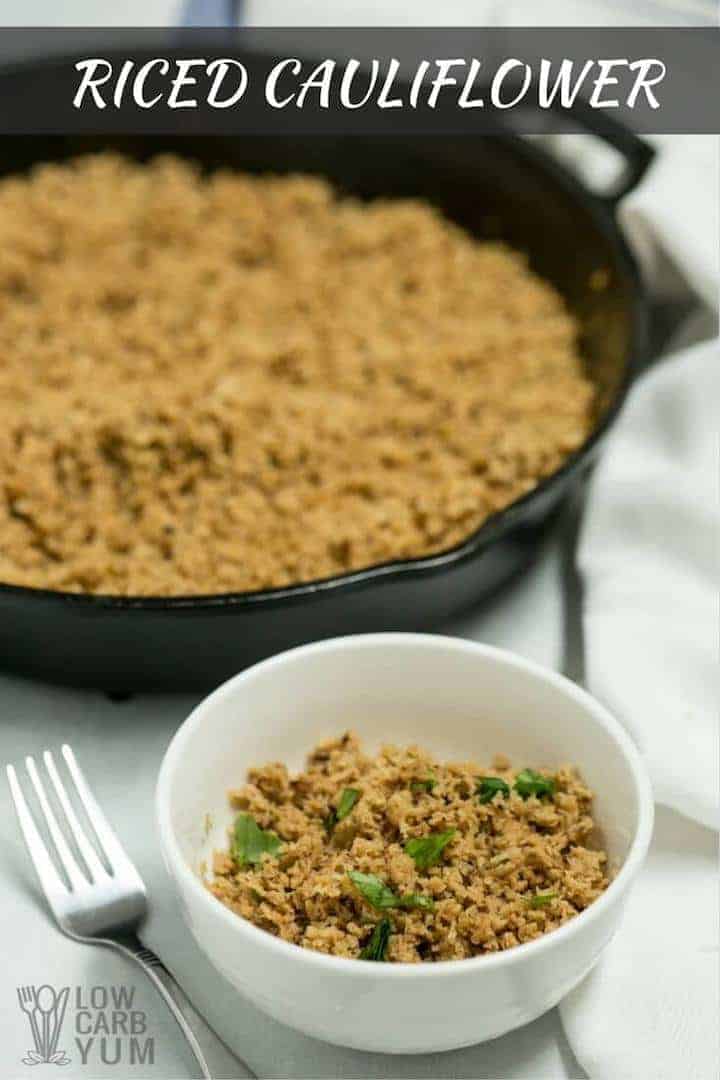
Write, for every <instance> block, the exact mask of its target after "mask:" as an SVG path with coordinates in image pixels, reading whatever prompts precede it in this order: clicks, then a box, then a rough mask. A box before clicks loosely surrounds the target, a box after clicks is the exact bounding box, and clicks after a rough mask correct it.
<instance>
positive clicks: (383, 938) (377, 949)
mask: <svg viewBox="0 0 720 1080" xmlns="http://www.w3.org/2000/svg"><path fill="white" fill-rule="evenodd" d="M392 932H393V924H392V923H391V922H390V920H389V919H381V920H380V922H379V923H378V924H377V926H376V927H375V929H374V930H373V932H372V935H371V937H370V940H369V941H368V943H367V945H366V946H365V948H364V949H363V950H362V952H361V953H360V959H361V960H376V961H378V962H382V961H384V960H387V948H388V943H389V941H390V935H391V933H392Z"/></svg>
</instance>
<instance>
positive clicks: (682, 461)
mask: <svg viewBox="0 0 720 1080" xmlns="http://www.w3.org/2000/svg"><path fill="white" fill-rule="evenodd" d="M719 364H720V344H719V343H718V342H717V341H714V342H711V343H708V344H704V345H702V346H699V347H696V348H694V349H691V350H688V351H686V352H684V353H681V354H679V355H678V356H676V357H674V358H672V359H670V360H667V361H665V362H664V363H662V364H661V365H660V366H659V367H658V368H656V369H655V370H654V371H652V372H651V373H650V374H648V375H646V376H645V377H644V378H642V379H641V380H640V382H639V383H638V384H637V386H636V388H635V390H634V392H633V393H632V395H631V398H630V401H629V403H628V407H627V409H626V411H625V413H624V415H623V416H622V418H621V420H620V423H619V424H618V426H617V428H616V430H615V432H614V434H613V436H612V439H611V441H610V445H609V446H608V447H607V449H606V453H605V455H604V457H603V459H602V461H601V464H600V465H599V467H598V470H597V472H596V474H595V477H594V479H593V482H592V484H591V486H590V491H589V497H588V505H587V509H586V513H585V518H584V523H583V528H582V533H581V538H580V546H579V552H578V565H579V569H580V572H581V575H582V579H583V584H584V591H585V600H584V619H583V626H584V634H585V655H586V679H587V683H588V686H589V689H590V690H591V691H592V692H593V693H594V694H595V695H596V696H597V697H598V698H600V699H601V700H603V701H604V702H605V703H606V704H607V705H608V706H609V707H610V708H611V709H612V711H613V712H614V713H615V714H616V715H617V716H618V717H619V718H620V719H621V720H622V721H623V722H624V723H625V724H626V725H627V727H628V729H629V730H630V732H631V733H632V735H633V736H634V738H635V740H636V742H637V743H638V745H639V747H640V749H641V751H642V753H643V755H644V757H645V760H646V762H647V765H648V768H649V770H650V774H651V777H652V781H653V786H654V791H655V796H656V800H657V802H658V803H659V804H662V805H663V806H664V807H667V808H672V809H667V810H662V812H661V813H659V815H658V821H657V826H656V832H655V837H654V840H653V845H652V849H651V854H650V858H649V860H648V866H647V868H646V869H645V870H644V871H643V873H642V875H641V877H640V881H639V883H638V885H637V886H636V888H635V891H634V893H633V895H632V898H631V900H630V904H629V909H628V912H627V914H626V917H625V920H624V923H623V925H622V927H621V929H620V931H619V932H618V934H617V937H616V939H615V941H614V942H613V944H612V945H611V947H610V948H609V949H608V951H607V954H606V956H605V957H604V958H603V960H602V961H601V963H600V965H599V966H598V968H597V969H596V970H595V971H594V972H593V973H592V975H591V976H590V977H589V978H588V979H587V980H586V981H585V982H584V983H583V984H582V985H581V986H580V987H579V988H578V989H577V990H575V991H574V992H573V993H572V994H570V996H569V997H568V998H567V999H566V1000H565V1001H564V1002H563V1003H562V1005H561V1007H560V1011H561V1016H562V1020H563V1024H564V1026H565V1031H566V1034H567V1036H568V1040H569V1042H570V1044H571V1046H572V1047H573V1050H574V1052H575V1054H576V1056H577V1058H578V1060H579V1061H580V1063H581V1064H582V1065H583V1067H584V1068H585V1069H586V1071H587V1072H588V1074H589V1076H590V1077H592V1078H593V1080H604V1078H605V1077H607V1078H611V1077H612V1078H613V1080H618V1078H623V1077H632V1078H633V1080H640V1078H645V1077H651V1076H652V1077H653V1080H664V1078H667V1080H671V1078H673V1080H674V1078H676V1077H680V1076H682V1077H684V1078H685V1080H709V1078H710V1077H713V1076H716V1075H717V1073H718V1062H719V1055H718V1039H717V1035H718V1024H717V1017H718V1000H719V994H718V947H717V859H716V855H717V838H716V835H715V833H714V832H713V831H712V830H713V829H717V828H718V824H719V822H718V807H717V799H718V725H717V686H716V671H717V666H716V640H717V584H716V581H717V563H716V552H717V541H718V532H719V530H718V524H719V520H720V514H719V513H718V502H717V494H716V485H715V476H716V469H717V436H716V431H717V427H716V416H717V406H718V402H719V401H720V366H719ZM680 815H682V816H680Z"/></svg>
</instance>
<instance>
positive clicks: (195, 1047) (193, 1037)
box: [106, 937, 255, 1080]
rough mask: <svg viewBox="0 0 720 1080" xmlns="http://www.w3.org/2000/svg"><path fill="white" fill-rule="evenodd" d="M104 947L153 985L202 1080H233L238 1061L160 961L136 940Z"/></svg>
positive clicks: (108, 941)
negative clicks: (127, 960) (114, 951)
mask: <svg viewBox="0 0 720 1080" xmlns="http://www.w3.org/2000/svg"><path fill="white" fill-rule="evenodd" d="M106 940H107V939H106ZM107 944H108V945H112V946H114V947H115V948H116V949H117V950H118V951H119V952H121V953H123V955H124V956H127V957H129V958H130V959H131V960H134V961H135V963H136V964H137V965H138V966H139V967H141V968H142V970H143V971H144V972H145V974H146V975H147V977H148V979H150V981H151V982H152V983H153V984H154V985H155V989H156V990H157V991H158V993H159V994H160V996H161V997H162V998H163V1000H164V1002H165V1004H166V1005H167V1007H168V1008H169V1010H170V1012H171V1013H172V1014H173V1016H174V1018H175V1020H176V1022H177V1025H178V1027H179V1028H180V1030H181V1031H182V1033H183V1035H184V1036H185V1039H186V1040H187V1043H188V1046H189V1047H190V1049H191V1050H192V1052H193V1055H194V1057H195V1060H196V1061H197V1063H198V1066H199V1068H200V1075H201V1076H202V1077H203V1080H212V1078H213V1077H215V1078H216V1080H221V1078H229V1077H235V1076H236V1075H237V1067H238V1059H237V1058H236V1057H234V1055H232V1054H231V1053H230V1051H229V1050H228V1049H227V1048H226V1047H225V1045H224V1043H222V1042H221V1041H220V1039H219V1038H218V1036H217V1035H216V1034H215V1032H214V1031H213V1030H212V1028H211V1027H210V1026H209V1024H208V1023H207V1022H206V1021H205V1020H204V1019H203V1017H202V1016H201V1015H200V1013H199V1012H198V1011H197V1010H196V1009H195V1007H194V1006H193V1005H192V1003H191V1002H190V999H189V998H188V997H187V995H186V994H185V992H184V990H182V989H181V988H180V986H179V985H178V983H177V982H176V981H175V979H174V977H173V976H172V975H171V974H170V972H169V971H168V969H167V968H166V967H165V965H164V964H163V962H162V960H160V958H159V957H158V956H156V955H155V953H154V952H152V951H151V950H150V949H146V948H145V946H144V945H143V943H142V942H141V941H140V939H139V938H137V937H132V938H124V939H123V940H122V941H110V940H107ZM208 1057H212V1059H213V1062H214V1065H215V1068H214V1070H213V1071H212V1072H211V1071H210V1066H209V1064H208ZM242 1065H243V1067H244V1068H245V1070H246V1072H247V1075H248V1076H250V1077H254V1075H255V1074H254V1073H252V1072H251V1071H250V1070H249V1069H248V1067H247V1065H245V1063H244V1062H242Z"/></svg>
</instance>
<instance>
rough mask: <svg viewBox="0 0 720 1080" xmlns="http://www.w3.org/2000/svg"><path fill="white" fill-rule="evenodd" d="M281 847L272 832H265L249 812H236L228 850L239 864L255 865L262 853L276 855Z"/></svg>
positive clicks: (259, 860) (277, 838) (260, 859)
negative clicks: (230, 844)
mask: <svg viewBox="0 0 720 1080" xmlns="http://www.w3.org/2000/svg"><path fill="white" fill-rule="evenodd" d="M281 847H282V843H281V841H280V838H279V837H278V836H276V835H275V833H274V832H265V830H264V829H261V828H260V826H259V825H258V823H257V822H256V821H255V818H254V817H252V816H251V815H250V814H238V817H237V820H236V821H235V834H234V837H233V842H232V846H231V849H230V851H231V854H232V857H233V858H234V859H235V861H236V862H237V863H238V865H239V866H248V865H252V866H256V865H257V864H258V863H260V862H262V857H263V855H278V854H279V852H280V848H281Z"/></svg>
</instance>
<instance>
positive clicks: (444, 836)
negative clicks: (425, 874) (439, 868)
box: [405, 829, 455, 870]
mask: <svg viewBox="0 0 720 1080" xmlns="http://www.w3.org/2000/svg"><path fill="white" fill-rule="evenodd" d="M454 835H455V829H448V830H447V832H441V833H433V834H431V835H430V836H420V837H418V838H417V839H415V840H408V842H407V844H406V845H405V853H406V854H407V855H409V856H410V858H411V859H413V860H414V862H415V866H416V868H417V869H418V870H427V869H428V867H430V866H434V865H435V863H436V862H439V861H440V857H441V856H442V853H443V851H444V850H445V847H446V846H447V845H448V844H449V843H450V841H451V840H452V838H453V836H454Z"/></svg>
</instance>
